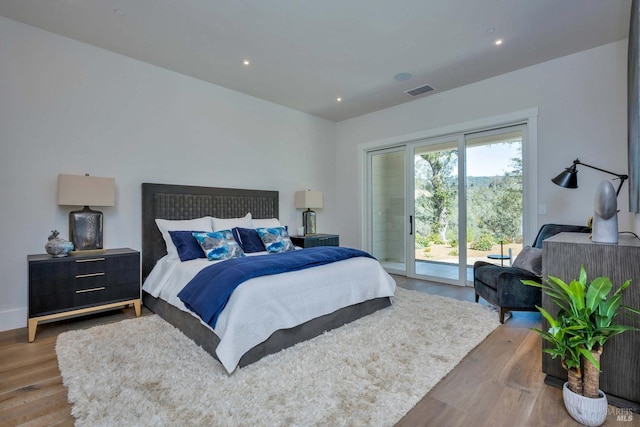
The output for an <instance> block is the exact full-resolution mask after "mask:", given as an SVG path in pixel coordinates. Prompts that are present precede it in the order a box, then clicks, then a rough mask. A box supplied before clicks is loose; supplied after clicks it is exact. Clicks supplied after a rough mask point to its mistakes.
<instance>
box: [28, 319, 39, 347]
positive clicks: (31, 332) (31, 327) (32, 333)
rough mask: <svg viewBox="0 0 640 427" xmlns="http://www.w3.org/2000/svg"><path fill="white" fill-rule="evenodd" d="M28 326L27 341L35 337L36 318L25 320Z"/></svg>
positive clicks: (31, 340)
mask: <svg viewBox="0 0 640 427" xmlns="http://www.w3.org/2000/svg"><path fill="white" fill-rule="evenodd" d="M27 325H28V327H29V342H33V341H34V340H35V339H36V329H37V328H38V319H29V320H28V321H27Z"/></svg>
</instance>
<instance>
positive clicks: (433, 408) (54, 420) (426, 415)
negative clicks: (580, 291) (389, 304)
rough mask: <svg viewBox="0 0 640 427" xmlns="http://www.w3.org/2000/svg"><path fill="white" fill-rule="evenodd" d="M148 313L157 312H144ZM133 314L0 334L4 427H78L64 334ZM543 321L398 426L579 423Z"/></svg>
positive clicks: (517, 327) (517, 333) (510, 326)
mask: <svg viewBox="0 0 640 427" xmlns="http://www.w3.org/2000/svg"><path fill="white" fill-rule="evenodd" d="M394 278H395V279H396V281H397V283H398V285H399V286H402V287H404V288H408V289H416V290H420V291H424V292H429V293H432V294H437V295H442V296H447V297H451V298H456V299H459V300H465V301H473V298H474V293H473V289H471V288H461V287H455V286H448V285H440V284H432V283H427V282H422V281H419V280H411V279H406V278H404V277H399V276H394ZM142 314H143V315H148V314H150V312H149V311H148V310H146V309H143V312H142ZM134 316H135V315H134V312H133V308H127V309H124V310H116V311H111V312H108V313H102V314H95V315H91V316H86V317H82V318H78V319H72V320H66V321H60V322H55V323H49V324H44V325H39V326H38V332H37V336H36V340H35V342H33V343H28V342H27V341H28V340H27V328H22V329H16V330H12V331H6V332H0V426H66V425H69V426H71V425H73V421H74V419H73V417H72V416H71V405H69V403H67V393H66V389H65V387H64V385H63V384H62V379H61V377H60V372H59V370H58V364H57V360H56V355H55V341H56V338H57V336H58V334H59V333H62V332H64V331H67V330H72V329H81V328H87V327H90V326H95V325H97V324H103V323H111V322H117V321H120V320H123V319H125V318H131V317H134ZM497 316H498V314H497V312H496V317H497ZM539 319H540V318H539V315H537V314H535V313H522V312H518V313H515V314H514V316H513V318H511V319H509V320H507V321H506V322H505V324H504V325H503V326H501V327H499V328H498V329H496V330H495V331H494V332H493V333H492V334H491V335H490V336H489V337H488V338H487V339H486V340H485V341H483V342H482V343H481V344H480V345H479V346H478V347H477V348H476V349H475V350H473V351H472V352H471V353H469V354H468V355H467V356H466V357H465V358H464V359H463V361H462V362H461V363H460V365H458V366H457V367H456V368H455V369H454V370H453V371H452V372H450V373H449V375H447V376H446V377H445V378H444V379H443V380H442V381H440V383H438V384H437V385H436V386H435V387H434V388H433V389H432V390H431V391H430V392H429V393H428V394H427V395H426V396H425V397H424V398H423V399H422V401H420V402H419V403H418V404H417V405H416V407H414V408H413V409H412V410H411V411H410V412H409V413H408V414H407V415H406V416H405V417H404V418H403V419H402V420H401V421H400V422H399V423H398V426H485V425H486V426H494V427H497V426H579V424H577V423H575V422H573V421H572V420H571V418H570V417H569V415H568V414H567V413H566V411H565V409H564V406H563V404H562V393H561V391H560V390H558V389H555V388H553V387H550V386H547V385H545V384H544V383H543V374H542V373H541V372H540V366H541V359H540V351H539V348H540V338H539V337H538V336H537V334H535V333H533V332H531V331H530V330H529V328H530V327H532V326H535V325H538V324H539ZM425 369H428V366H425ZM611 411H612V412H615V411H616V409H615V408H613V407H611ZM631 417H632V420H631V421H616V414H611V415H609V416H608V417H607V421H606V423H605V425H606V426H613V425H616V426H623V427H626V426H640V414H633V415H632V416H631ZM628 418H629V417H628V415H627V419H628Z"/></svg>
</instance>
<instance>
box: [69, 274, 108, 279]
mask: <svg viewBox="0 0 640 427" xmlns="http://www.w3.org/2000/svg"><path fill="white" fill-rule="evenodd" d="M104 275H105V273H87V274H78V275H76V279H82V278H83V277H96V276H104Z"/></svg>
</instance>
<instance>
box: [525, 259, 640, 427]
mask: <svg viewBox="0 0 640 427" xmlns="http://www.w3.org/2000/svg"><path fill="white" fill-rule="evenodd" d="M522 283H524V284H525V285H529V286H535V287H538V288H542V290H543V291H544V292H545V293H546V294H547V295H548V296H549V297H550V298H551V300H552V301H553V302H554V303H555V304H556V305H557V306H558V307H559V310H558V314H557V316H556V317H553V316H552V315H551V314H550V313H549V312H548V311H546V310H545V309H543V308H542V307H537V308H538V310H539V311H540V313H541V314H542V316H544V318H545V319H546V320H547V321H548V322H549V330H548V331H542V330H540V329H537V328H532V329H533V330H534V331H535V332H537V333H538V334H540V336H542V338H543V339H545V340H546V341H548V342H549V343H551V347H550V348H545V349H543V351H544V352H546V353H548V354H550V355H551V357H552V358H554V359H555V358H556V357H559V358H560V359H561V362H562V367H563V368H565V369H566V370H567V373H568V381H567V383H565V384H564V387H563V397H564V402H565V407H566V408H567V411H568V412H569V414H571V416H572V417H573V418H574V419H575V420H576V421H578V422H580V423H582V424H585V425H589V426H598V425H601V424H602V423H604V420H605V418H606V416H607V400H606V396H605V395H604V393H603V392H602V391H601V390H600V389H599V384H600V355H601V354H602V351H603V347H604V344H605V343H606V342H607V341H608V340H609V339H610V338H611V337H613V336H615V335H618V334H620V333H622V332H625V331H632V330H639V329H638V328H636V327H633V326H630V325H623V324H620V323H617V322H616V316H617V315H618V314H619V312H623V311H624V312H625V314H631V313H635V314H640V311H638V310H637V309H634V308H631V307H628V306H626V305H624V304H622V295H623V292H624V290H625V289H626V288H627V287H629V285H630V284H631V280H627V281H626V282H624V283H623V284H622V285H621V286H620V287H619V288H618V289H617V290H615V291H614V292H613V293H611V291H612V290H613V284H612V283H611V280H610V279H609V278H608V277H598V278H596V279H593V280H592V281H591V282H590V283H587V273H586V272H585V269H584V266H582V267H581V269H580V277H579V278H578V280H573V281H572V282H571V283H569V284H567V283H565V282H564V281H562V280H561V279H559V278H557V277H553V276H549V280H548V281H543V283H537V282H534V281H530V280H523V282H522ZM576 405H577V406H576Z"/></svg>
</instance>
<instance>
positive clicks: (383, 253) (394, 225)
mask: <svg viewBox="0 0 640 427" xmlns="http://www.w3.org/2000/svg"><path fill="white" fill-rule="evenodd" d="M525 134H526V126H525V125H518V126H509V127H504V128H500V129H494V130H490V131H482V132H469V133H460V134H455V135H450V136H446V137H440V138H431V139H426V140H422V141H418V142H413V143H408V144H406V145H404V146H402V147H396V148H391V149H386V150H377V151H371V152H369V153H368V157H367V159H368V180H369V185H368V190H367V192H368V214H367V217H368V225H369V226H368V230H369V231H368V242H369V244H368V245H367V246H368V249H369V250H370V251H371V252H372V254H373V255H374V256H375V257H376V258H377V259H378V260H380V261H381V263H382V265H383V266H384V267H385V269H387V270H388V271H389V272H391V273H396V274H403V275H407V276H409V277H417V278H423V279H427V280H433V281H438V282H443V283H450V284H456V285H462V286H464V285H470V284H471V282H472V280H473V277H472V274H473V272H472V269H473V263H474V262H475V261H478V260H483V261H488V262H494V263H496V264H502V265H509V264H510V263H511V262H512V261H513V259H514V258H515V257H516V256H517V254H518V253H519V252H520V250H521V248H522V242H523V193H524V186H523V164H524V162H523V155H522V153H523V146H524V138H525ZM408 165H410V166H409V167H407V166H408Z"/></svg>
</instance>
